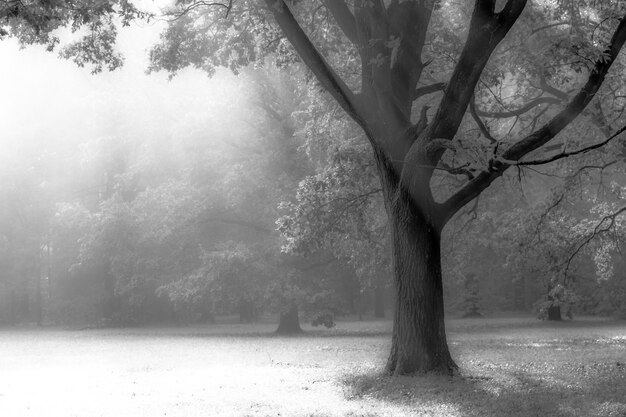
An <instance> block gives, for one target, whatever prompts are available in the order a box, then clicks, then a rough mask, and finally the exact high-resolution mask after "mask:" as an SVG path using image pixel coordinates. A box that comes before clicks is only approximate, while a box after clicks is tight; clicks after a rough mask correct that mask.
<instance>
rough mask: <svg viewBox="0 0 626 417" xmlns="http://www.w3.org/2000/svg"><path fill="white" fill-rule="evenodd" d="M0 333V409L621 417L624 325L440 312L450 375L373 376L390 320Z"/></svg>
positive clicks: (625, 395)
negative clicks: (298, 328)
mask: <svg viewBox="0 0 626 417" xmlns="http://www.w3.org/2000/svg"><path fill="white" fill-rule="evenodd" d="M274 327H275V326H274V325H270V324H257V325H229V326H227V325H214V326H207V327H188V328H171V329H170V328H168V329H162V328H159V329H153V328H145V329H105V330H83V331H69V330H49V329H48V330H37V329H4V330H0V416H7V417H13V416H23V415H25V416H46V417H48V416H63V417H70V416H115V417H119V416H354V417H356V416H368V417H370V416H394V417H395V416H477V417H478V416H481V417H482V416H507V417H513V416H524V417H526V416H602V417H608V416H626V322H607V321H598V320H591V319H589V320H576V321H571V322H570V321H566V322H563V323H557V324H554V323H546V322H540V321H537V320H534V319H531V318H526V319H519V318H517V319H478V320H476V319H467V320H450V321H449V323H448V329H449V343H450V345H451V349H452V353H453V355H454V357H455V358H456V360H457V363H458V364H459V365H460V368H461V375H460V376H457V377H454V378H449V377H437V376H427V377H418V378H404V377H403V378H388V377H385V376H382V375H381V374H380V368H381V366H382V364H383V363H384V360H385V356H386V353H387V349H388V347H389V330H390V327H391V324H390V322H386V321H382V322H350V323H348V322H340V323H339V324H338V326H337V328H336V329H332V330H313V329H311V328H306V329H307V333H306V334H305V335H302V336H297V337H277V336H274V335H272V334H271V332H272V331H273V330H274Z"/></svg>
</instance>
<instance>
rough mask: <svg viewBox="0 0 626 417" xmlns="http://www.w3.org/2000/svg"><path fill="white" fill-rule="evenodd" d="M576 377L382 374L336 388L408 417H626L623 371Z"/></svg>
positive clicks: (349, 379) (615, 366) (615, 365)
mask: <svg viewBox="0 0 626 417" xmlns="http://www.w3.org/2000/svg"><path fill="white" fill-rule="evenodd" d="M601 368H602V369H599V370H597V371H594V370H591V372H588V370H587V371H586V370H585V367H584V366H583V367H582V368H577V369H572V371H578V375H571V374H567V375H565V377H564V378H562V377H561V376H560V375H556V378H555V375H549V374H546V373H541V372H539V373H537V372H523V371H519V370H514V371H506V370H496V371H495V372H494V371H493V369H492V370H491V372H489V373H485V372H478V373H475V375H471V374H470V373H469V372H467V371H463V370H462V371H461V374H460V375H458V376H454V377H448V376H439V375H422V376H415V377H391V376H388V375H386V374H382V373H380V372H379V373H374V372H369V373H365V374H363V373H361V374H359V373H355V374H350V375H346V376H344V377H343V378H342V380H341V383H342V385H343V386H344V388H345V394H346V396H347V397H348V398H349V399H352V400H367V401H373V402H375V403H379V404H378V405H379V406H380V407H385V406H387V407H388V406H390V405H393V406H399V407H400V408H403V409H406V410H407V412H408V413H409V414H410V415H429V416H431V415H432V416H464V417H465V416H467V417H489V416H494V417H495V416H507V417H527V416H558V417H578V416H580V417H582V416H585V417H587V416H598V417H600V416H602V417H618V416H620V417H623V416H626V395H625V393H626V367H625V366H623V365H619V362H612V363H605V364H602V366H601Z"/></svg>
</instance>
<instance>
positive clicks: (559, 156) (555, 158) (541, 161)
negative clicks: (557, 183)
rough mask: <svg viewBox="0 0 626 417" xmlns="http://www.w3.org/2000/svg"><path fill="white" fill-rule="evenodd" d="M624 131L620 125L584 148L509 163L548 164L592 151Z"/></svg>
mask: <svg viewBox="0 0 626 417" xmlns="http://www.w3.org/2000/svg"><path fill="white" fill-rule="evenodd" d="M625 131H626V126H624V127H622V128H621V129H618V130H617V132H615V133H613V134H612V135H611V136H609V137H608V138H607V139H606V140H603V141H602V142H599V143H596V144H594V145H590V146H587V147H585V148H582V149H577V150H575V151H571V152H561V153H559V154H556V155H554V156H551V157H550V158H545V159H536V160H534V161H510V165H518V166H524V165H544V164H549V163H550V162H554V161H558V160H559V159H563V158H568V157H570V156H574V155H580V154H583V153H587V152H589V151H593V150H594V149H598V148H601V147H603V146H604V145H606V144H607V143H609V142H610V141H612V140H613V139H615V138H616V137H617V136H619V135H621V134H622V133H624V132H625ZM506 162H507V163H509V161H506Z"/></svg>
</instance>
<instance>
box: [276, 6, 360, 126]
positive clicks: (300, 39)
mask: <svg viewBox="0 0 626 417" xmlns="http://www.w3.org/2000/svg"><path fill="white" fill-rule="evenodd" d="M333 1H335V0H333ZM265 3H266V4H267V7H268V9H269V10H270V11H271V12H272V14H273V15H274V18H275V19H276V23H278V26H280V28H281V29H282V31H283V33H284V34H285V36H286V37H287V39H288V40H289V42H290V43H291V45H292V46H293V47H294V49H295V50H296V52H297V53H298V55H299V56H300V58H301V59H302V60H303V61H304V63H305V64H306V66H307V67H308V68H309V69H310V70H311V71H312V72H313V74H314V75H315V77H316V78H317V80H318V81H319V82H320V84H322V86H323V87H324V88H325V89H326V90H327V91H328V92H329V93H330V94H331V95H332V96H333V98H334V99H335V100H337V102H338V103H339V105H340V106H341V107H342V108H343V109H344V110H345V112H346V113H347V114H348V115H349V116H350V117H351V118H352V119H354V121H356V122H357V123H358V124H359V125H360V126H361V127H363V129H364V130H366V131H367V130H368V128H367V125H366V121H365V118H364V117H363V114H362V111H361V109H360V106H359V104H358V103H357V99H356V96H355V95H354V93H353V92H352V91H351V90H350V88H348V86H347V85H346V84H345V82H344V81H343V80H342V79H341V78H340V77H339V76H338V75H337V74H336V73H335V71H334V70H333V69H332V68H331V67H330V65H328V63H327V62H326V60H325V59H324V57H323V56H322V55H321V54H320V53H319V52H318V51H317V49H316V48H315V45H313V43H312V42H311V40H310V39H309V37H308V36H307V35H306V33H304V30H302V27H301V26H300V24H299V23H298V22H297V20H296V18H295V17H294V16H293V14H292V13H291V10H290V9H289V7H288V6H287V4H286V3H285V0H265Z"/></svg>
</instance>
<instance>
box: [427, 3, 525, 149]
mask: <svg viewBox="0 0 626 417" xmlns="http://www.w3.org/2000/svg"><path fill="white" fill-rule="evenodd" d="M525 6H526V0H508V1H507V3H506V6H505V7H504V9H502V11H501V12H499V13H494V8H495V0H476V3H475V6H474V12H473V13H472V18H471V21H470V29H469V34H468V37H467V41H466V42H465V46H464V47H463V51H462V52H461V55H460V57H459V60H458V63H457V65H456V67H455V68H454V71H453V73H452V76H451V77H450V81H449V82H448V84H447V85H446V88H445V90H444V95H443V98H442V100H441V102H440V104H439V108H438V110H437V113H436V114H435V117H434V119H433V122H432V126H433V127H432V137H433V138H444V139H452V138H453V137H454V135H455V134H456V132H457V130H458V128H459V125H460V123H461V120H462V119H463V116H464V115H465V111H466V110H467V107H468V105H469V102H470V100H471V98H472V96H473V95H474V89H475V88H476V84H477V83H478V81H479V79H480V76H481V74H482V72H483V70H484V68H485V66H486V65H487V62H488V61H489V58H490V57H491V54H492V53H493V51H494V50H495V49H496V47H497V46H498V44H499V43H500V41H502V39H504V37H505V36H506V34H507V33H508V31H509V30H510V29H511V27H512V26H513V24H514V23H515V21H516V20H517V18H518V17H519V15H520V14H521V13H522V10H523V9H524V7H525Z"/></svg>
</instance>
